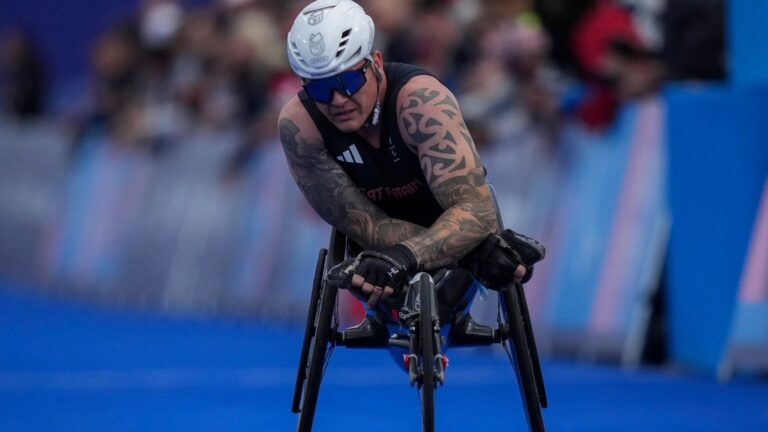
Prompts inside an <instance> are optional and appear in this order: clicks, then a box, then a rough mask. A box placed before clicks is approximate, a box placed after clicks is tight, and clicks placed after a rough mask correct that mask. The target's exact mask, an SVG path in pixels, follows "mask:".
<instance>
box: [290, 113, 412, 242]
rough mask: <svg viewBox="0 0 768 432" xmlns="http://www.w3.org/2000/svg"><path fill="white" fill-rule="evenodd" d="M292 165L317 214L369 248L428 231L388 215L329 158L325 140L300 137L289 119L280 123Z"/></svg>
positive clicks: (295, 126) (292, 172)
mask: <svg viewBox="0 0 768 432" xmlns="http://www.w3.org/2000/svg"><path fill="white" fill-rule="evenodd" d="M278 128H279V130H280V140H281V141H282V143H283V150H284V151H285V155H286V159H287V160H288V166H289V168H290V170H291V174H292V175H293V178H294V180H295V181H296V184H297V185H298V186H299V189H301V191H302V193H303V194H304V196H305V197H306V199H307V201H309V203H310V204H311V205H312V207H313V208H314V209H315V211H317V213H318V214H319V215H320V217H322V218H323V219H324V220H325V221H326V222H328V223H329V224H330V225H331V226H334V227H336V228H337V229H339V230H340V231H341V232H343V233H344V234H346V235H348V236H350V237H351V238H352V239H353V240H355V241H356V242H357V243H359V244H360V245H361V246H362V247H363V248H366V249H377V250H379V249H383V248H386V247H389V246H392V245H394V244H396V243H399V242H402V241H404V240H406V239H408V238H411V237H413V236H415V235H417V234H419V233H421V232H424V231H425V228H423V227H421V226H418V225H415V224H412V223H410V222H406V221H403V220H399V219H393V218H390V217H389V216H387V215H386V214H385V213H384V212H383V211H382V210H381V209H380V208H378V207H377V206H376V205H375V204H373V203H372V202H371V201H370V200H369V199H368V198H366V197H365V195H363V193H362V192H361V191H360V190H359V189H358V188H357V186H355V184H354V183H353V182H352V180H351V179H350V178H349V176H347V174H346V173H345V172H344V170H342V169H341V167H339V165H338V164H337V163H336V161H334V160H333V158H332V157H331V156H330V155H329V153H328V150H327V149H326V148H325V145H323V143H322V141H320V140H319V139H318V140H314V141H313V140H309V139H305V138H303V137H299V135H300V132H301V130H300V129H299V127H298V126H297V125H296V124H295V123H294V122H293V121H292V120H291V119H289V118H287V117H282V118H281V119H280V121H279V124H278Z"/></svg>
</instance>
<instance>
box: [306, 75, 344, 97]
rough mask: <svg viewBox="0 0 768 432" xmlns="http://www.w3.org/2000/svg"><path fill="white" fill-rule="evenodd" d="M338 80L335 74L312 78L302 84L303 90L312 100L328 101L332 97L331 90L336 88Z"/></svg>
mask: <svg viewBox="0 0 768 432" xmlns="http://www.w3.org/2000/svg"><path fill="white" fill-rule="evenodd" d="M338 83H339V81H338V80H337V79H336V77H335V76H333V77H329V78H323V79H317V80H312V81H309V82H307V83H306V84H304V90H306V92H307V94H308V95H309V97H310V98H312V99H313V100H316V101H318V102H320V103H328V102H330V101H331V99H332V98H333V90H338V89H337V87H338Z"/></svg>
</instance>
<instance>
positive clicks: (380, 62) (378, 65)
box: [373, 50, 384, 81]
mask: <svg viewBox="0 0 768 432" xmlns="http://www.w3.org/2000/svg"><path fill="white" fill-rule="evenodd" d="M383 69H384V58H383V56H382V55H381V51H379V50H375V51H373V73H374V74H375V75H376V79H377V80H379V81H381V71H382V70H383Z"/></svg>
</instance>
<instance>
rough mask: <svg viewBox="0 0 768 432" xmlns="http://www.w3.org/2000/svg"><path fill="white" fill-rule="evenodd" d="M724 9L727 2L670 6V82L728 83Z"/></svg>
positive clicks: (681, 0)
mask: <svg viewBox="0 0 768 432" xmlns="http://www.w3.org/2000/svg"><path fill="white" fill-rule="evenodd" d="M724 8H725V2H724V1H723V0H674V1H669V2H668V3H667V10H666V13H665V20H664V21H665V38H666V42H665V44H664V45H665V49H664V58H665V63H666V65H667V67H668V68H669V78H670V79H673V80H723V79H725V61H726V58H725V11H724Z"/></svg>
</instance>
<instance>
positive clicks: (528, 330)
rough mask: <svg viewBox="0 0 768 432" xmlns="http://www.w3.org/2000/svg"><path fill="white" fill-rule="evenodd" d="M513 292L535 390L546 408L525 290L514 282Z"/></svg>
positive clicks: (542, 405)
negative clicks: (518, 309) (521, 322)
mask: <svg viewBox="0 0 768 432" xmlns="http://www.w3.org/2000/svg"><path fill="white" fill-rule="evenodd" d="M514 287H515V292H516V293H517V299H518V304H519V305H520V312H521V314H522V315H521V317H522V320H523V327H524V330H525V340H526V342H527V343H528V352H529V353H530V355H531V365H532V366H533V377H534V379H535V380H536V391H537V392H538V393H539V404H540V405H541V407H542V408H546V407H547V405H548V402H547V391H546V388H545V387H544V375H543V374H542V373H541V362H540V361H539V351H538V349H537V348H536V339H535V338H534V335H533V324H532V322H531V315H530V313H529V312H528V301H526V299H525V290H524V289H523V284H519V283H518V284H515V285H514Z"/></svg>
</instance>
